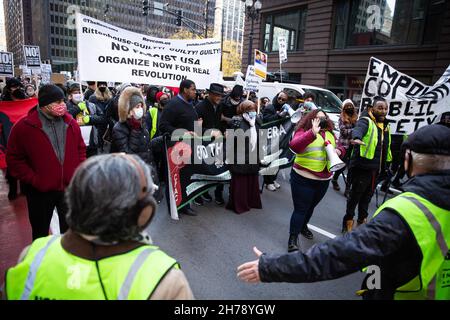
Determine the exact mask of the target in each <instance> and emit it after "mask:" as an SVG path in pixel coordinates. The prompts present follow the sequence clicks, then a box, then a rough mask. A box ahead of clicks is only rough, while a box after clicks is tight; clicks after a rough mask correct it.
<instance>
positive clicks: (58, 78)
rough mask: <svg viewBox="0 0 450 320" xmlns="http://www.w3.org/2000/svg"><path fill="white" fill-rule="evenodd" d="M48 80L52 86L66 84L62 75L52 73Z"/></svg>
mask: <svg viewBox="0 0 450 320" xmlns="http://www.w3.org/2000/svg"><path fill="white" fill-rule="evenodd" d="M50 80H51V83H53V84H64V85H65V84H66V76H65V75H64V74H62V73H52V74H51V76H50Z"/></svg>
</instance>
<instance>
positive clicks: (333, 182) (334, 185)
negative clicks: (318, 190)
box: [331, 180, 341, 191]
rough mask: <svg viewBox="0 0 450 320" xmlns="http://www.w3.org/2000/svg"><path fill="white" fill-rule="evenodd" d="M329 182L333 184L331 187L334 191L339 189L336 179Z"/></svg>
mask: <svg viewBox="0 0 450 320" xmlns="http://www.w3.org/2000/svg"><path fill="white" fill-rule="evenodd" d="M331 184H332V185H333V189H334V190H336V191H339V190H341V187H339V183H338V182H337V181H336V180H331Z"/></svg>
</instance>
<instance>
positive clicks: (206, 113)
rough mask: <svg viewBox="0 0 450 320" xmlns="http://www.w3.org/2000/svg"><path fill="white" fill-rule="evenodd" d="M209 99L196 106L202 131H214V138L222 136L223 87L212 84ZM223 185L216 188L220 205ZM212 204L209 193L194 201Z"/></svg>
mask: <svg viewBox="0 0 450 320" xmlns="http://www.w3.org/2000/svg"><path fill="white" fill-rule="evenodd" d="M206 92H207V95H208V96H207V98H206V99H204V100H203V101H201V102H200V103H198V104H197V105H196V106H195V109H196V110H197V114H198V119H199V120H202V131H203V133H205V131H207V130H213V131H212V136H215V137H217V136H221V135H222V132H221V131H220V127H221V124H220V121H221V118H222V110H221V108H219V104H220V101H221V99H222V97H223V96H224V95H225V92H224V87H223V85H221V84H219V83H211V84H210V85H209V89H207V90H206ZM222 193H223V184H219V185H218V186H217V188H216V191H215V192H214V194H215V201H216V203H217V204H218V205H223V204H224V203H225V201H224V200H223V196H222ZM204 201H206V202H211V201H212V198H211V196H210V195H209V193H207V192H206V193H204V194H203V195H202V196H201V197H197V198H196V199H195V200H194V203H195V204H196V205H199V206H202V205H203V202H204Z"/></svg>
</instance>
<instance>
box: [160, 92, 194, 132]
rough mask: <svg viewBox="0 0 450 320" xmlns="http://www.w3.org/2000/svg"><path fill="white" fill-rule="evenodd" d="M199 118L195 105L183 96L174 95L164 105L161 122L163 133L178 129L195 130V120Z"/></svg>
mask: <svg viewBox="0 0 450 320" xmlns="http://www.w3.org/2000/svg"><path fill="white" fill-rule="evenodd" d="M197 120H198V115H197V111H195V107H194V106H193V105H192V104H190V103H188V102H186V101H184V100H183V99H182V98H181V96H175V97H173V98H172V99H171V100H170V101H169V102H168V103H167V105H166V106H165V107H164V109H163V112H162V114H161V119H160V122H159V130H160V131H161V134H169V135H171V134H172V132H173V131H174V130H176V129H185V130H187V131H194V122H195V121H197Z"/></svg>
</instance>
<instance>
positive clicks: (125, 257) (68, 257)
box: [5, 236, 179, 300]
mask: <svg viewBox="0 0 450 320" xmlns="http://www.w3.org/2000/svg"><path fill="white" fill-rule="evenodd" d="M173 267H175V268H179V265H178V263H177V262H176V260H175V259H173V258H171V257H169V256H168V255H166V254H165V253H164V252H162V251H161V250H159V249H158V247H155V246H149V245H143V246H141V247H138V248H136V249H133V250H131V251H129V252H127V253H124V254H120V255H115V256H111V257H107V258H103V259H100V260H98V271H97V267H96V262H95V261H92V260H87V259H83V258H80V257H77V256H75V255H72V254H70V253H68V252H67V251H65V250H64V249H63V247H62V246H61V237H60V236H48V237H45V238H39V239H37V240H35V241H34V242H33V243H32V245H31V246H30V249H29V250H28V253H27V255H26V256H25V258H24V260H23V261H22V262H20V263H19V264H18V265H16V266H15V267H13V268H11V269H9V270H8V271H7V274H6V285H5V287H6V295H7V298H8V299H9V300H19V299H20V300H103V299H105V297H104V294H103V290H102V287H101V282H100V278H99V277H101V280H102V282H103V287H104V289H105V293H106V296H107V298H108V299H111V300H112V299H118V300H146V299H148V298H149V297H150V295H151V294H152V293H153V291H154V290H155V289H156V288H157V286H158V284H159V283H160V281H161V280H162V279H163V277H164V276H165V275H166V274H167V272H168V271H170V269H172V268H173Z"/></svg>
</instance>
